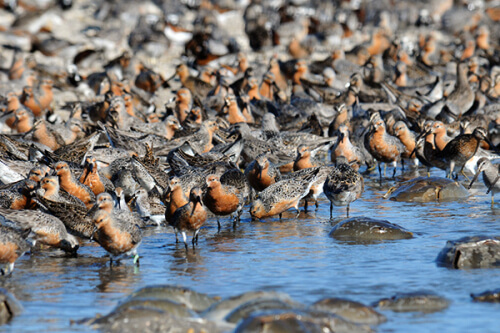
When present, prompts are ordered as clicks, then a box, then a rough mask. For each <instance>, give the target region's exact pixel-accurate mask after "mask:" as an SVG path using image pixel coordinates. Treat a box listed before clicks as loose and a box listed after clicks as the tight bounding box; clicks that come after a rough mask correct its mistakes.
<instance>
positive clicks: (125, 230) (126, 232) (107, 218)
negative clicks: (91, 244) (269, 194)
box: [92, 209, 142, 265]
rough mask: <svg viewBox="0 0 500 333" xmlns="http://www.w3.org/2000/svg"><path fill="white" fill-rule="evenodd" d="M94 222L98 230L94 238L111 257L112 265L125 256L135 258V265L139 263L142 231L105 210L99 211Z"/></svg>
mask: <svg viewBox="0 0 500 333" xmlns="http://www.w3.org/2000/svg"><path fill="white" fill-rule="evenodd" d="M92 221H93V222H94V224H95V227H96V228H97V230H95V232H94V238H95V239H96V240H97V242H98V243H99V244H100V245H101V246H102V247H103V248H104V249H105V250H106V251H107V252H108V253H109V254H110V255H111V257H110V264H111V265H112V264H113V261H116V262H118V261H119V260H120V259H121V257H123V256H133V257H134V264H138V263H139V254H138V253H137V247H138V246H139V245H140V244H141V241H142V233H141V229H139V227H138V226H137V225H136V224H135V223H132V222H131V221H129V220H122V219H119V218H117V217H116V216H114V215H113V214H112V213H110V212H107V211H105V210H103V209H100V210H98V211H97V212H96V213H95V215H94V218H93V219H92Z"/></svg>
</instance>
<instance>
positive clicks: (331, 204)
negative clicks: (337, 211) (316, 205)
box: [330, 201, 333, 219]
mask: <svg viewBox="0 0 500 333" xmlns="http://www.w3.org/2000/svg"><path fill="white" fill-rule="evenodd" d="M332 217H333V202H331V201H330V219H332Z"/></svg>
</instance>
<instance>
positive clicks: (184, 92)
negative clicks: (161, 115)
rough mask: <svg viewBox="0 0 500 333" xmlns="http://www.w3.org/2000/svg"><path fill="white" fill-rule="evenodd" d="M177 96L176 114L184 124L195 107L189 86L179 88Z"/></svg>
mask: <svg viewBox="0 0 500 333" xmlns="http://www.w3.org/2000/svg"><path fill="white" fill-rule="evenodd" d="M175 97H176V98H175V116H176V117H177V119H178V120H179V122H180V123H181V124H182V123H184V121H185V120H186V118H187V116H188V114H189V111H191V109H192V108H193V98H192V96H191V92H190V91H189V89H187V88H181V89H179V90H177V94H176V96H175Z"/></svg>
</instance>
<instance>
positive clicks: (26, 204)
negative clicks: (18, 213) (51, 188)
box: [0, 178, 38, 209]
mask: <svg viewBox="0 0 500 333" xmlns="http://www.w3.org/2000/svg"><path fill="white" fill-rule="evenodd" d="M37 185H38V184H37V182H36V181H34V180H32V179H29V178H26V179H23V180H21V181H19V182H17V183H15V184H13V185H12V186H9V187H6V188H0V207H2V208H8V209H28V208H32V207H33V202H32V200H31V198H32V196H33V192H34V191H35V189H36V187H37Z"/></svg>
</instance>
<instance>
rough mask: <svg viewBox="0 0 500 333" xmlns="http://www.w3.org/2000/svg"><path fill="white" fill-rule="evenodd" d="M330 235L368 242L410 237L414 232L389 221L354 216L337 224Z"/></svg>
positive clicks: (342, 238) (336, 237) (339, 238)
mask: <svg viewBox="0 0 500 333" xmlns="http://www.w3.org/2000/svg"><path fill="white" fill-rule="evenodd" d="M329 236H330V237H333V238H335V239H338V240H348V241H359V242H366V241H382V240H395V239H408V238H412V237H413V233H411V232H410V231H408V230H406V229H404V228H403V227H400V226H399V225H397V224H394V223H391V222H389V221H384V220H375V219H371V218H369V217H352V218H350V219H346V220H343V221H341V222H339V223H338V224H337V225H335V226H334V227H333V229H332V230H331V231H330V234H329Z"/></svg>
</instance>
